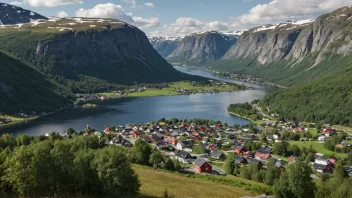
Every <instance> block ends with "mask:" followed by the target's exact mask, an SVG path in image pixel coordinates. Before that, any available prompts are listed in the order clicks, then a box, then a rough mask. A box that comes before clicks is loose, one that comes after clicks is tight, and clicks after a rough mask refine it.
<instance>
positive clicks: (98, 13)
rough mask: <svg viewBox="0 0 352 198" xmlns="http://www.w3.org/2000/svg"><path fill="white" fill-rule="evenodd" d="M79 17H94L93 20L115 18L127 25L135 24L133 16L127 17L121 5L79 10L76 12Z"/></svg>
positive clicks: (106, 5) (110, 4) (109, 4)
mask: <svg viewBox="0 0 352 198" xmlns="http://www.w3.org/2000/svg"><path fill="white" fill-rule="evenodd" d="M76 16H77V17H93V18H113V19H118V20H121V21H124V22H127V23H133V22H134V21H133V19H132V17H131V16H129V15H127V14H126V13H125V12H124V11H123V9H122V6H120V5H115V4H112V3H107V4H98V5H96V6H94V7H93V8H91V9H86V10H85V9H83V8H81V9H79V10H77V11H76Z"/></svg>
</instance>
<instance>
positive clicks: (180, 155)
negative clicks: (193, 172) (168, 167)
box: [175, 150, 192, 164]
mask: <svg viewBox="0 0 352 198" xmlns="http://www.w3.org/2000/svg"><path fill="white" fill-rule="evenodd" d="M175 158H176V159H177V160H179V161H181V162H183V163H185V164H189V163H191V162H192V156H191V154H190V153H189V152H187V151H182V150H176V151H175Z"/></svg>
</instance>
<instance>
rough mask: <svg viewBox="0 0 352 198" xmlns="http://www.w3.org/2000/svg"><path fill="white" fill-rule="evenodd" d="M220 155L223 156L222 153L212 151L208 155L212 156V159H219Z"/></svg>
mask: <svg viewBox="0 0 352 198" xmlns="http://www.w3.org/2000/svg"><path fill="white" fill-rule="evenodd" d="M221 155H224V153H222V152H220V151H213V152H211V153H210V156H214V157H220V156H221Z"/></svg>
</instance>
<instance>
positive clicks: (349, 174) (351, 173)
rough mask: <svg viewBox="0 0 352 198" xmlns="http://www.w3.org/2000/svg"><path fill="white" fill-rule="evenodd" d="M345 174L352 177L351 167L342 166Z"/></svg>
mask: <svg viewBox="0 0 352 198" xmlns="http://www.w3.org/2000/svg"><path fill="white" fill-rule="evenodd" d="M343 168H344V169H345V172H346V174H347V175H348V176H350V177H352V166H344V167H343Z"/></svg>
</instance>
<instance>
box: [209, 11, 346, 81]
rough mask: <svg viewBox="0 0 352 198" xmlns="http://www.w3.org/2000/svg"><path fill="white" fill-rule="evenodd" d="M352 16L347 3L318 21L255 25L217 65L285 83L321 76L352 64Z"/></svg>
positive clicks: (215, 66) (242, 35)
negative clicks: (351, 58)
mask: <svg viewBox="0 0 352 198" xmlns="http://www.w3.org/2000/svg"><path fill="white" fill-rule="evenodd" d="M351 15H352V6H346V7H343V8H340V9H337V10H335V11H333V12H331V13H328V14H325V15H322V16H320V17H319V18H317V19H316V20H314V21H313V20H304V21H288V22H285V23H280V24H273V25H266V26H262V27H256V28H252V29H250V30H248V31H246V32H244V33H243V34H241V36H240V37H239V39H238V41H237V42H236V45H234V46H232V47H231V49H229V50H228V52H227V53H226V54H225V55H224V56H223V57H222V58H221V59H220V60H219V61H218V62H217V63H215V64H213V67H214V68H217V69H221V70H226V71H232V72H236V73H245V74H252V75H257V76H259V77H261V78H263V79H265V80H267V81H271V82H276V83H278V84H281V85H285V86H290V85H295V84H299V83H302V82H307V81H310V80H312V79H314V78H321V77H323V76H324V75H326V74H329V73H331V72H336V71H339V70H341V69H344V68H346V67H347V66H349V65H350V63H351V62H350V60H349V56H351V54H352V40H351V39H352V38H351V36H350V35H351V27H352V20H351V19H352V17H351ZM337 62H338V63H339V64H337Z"/></svg>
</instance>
